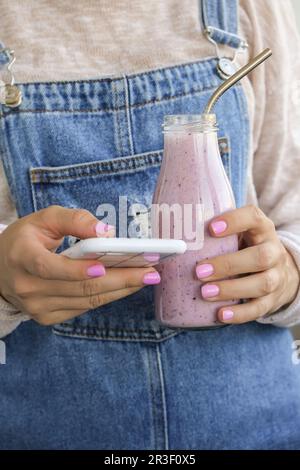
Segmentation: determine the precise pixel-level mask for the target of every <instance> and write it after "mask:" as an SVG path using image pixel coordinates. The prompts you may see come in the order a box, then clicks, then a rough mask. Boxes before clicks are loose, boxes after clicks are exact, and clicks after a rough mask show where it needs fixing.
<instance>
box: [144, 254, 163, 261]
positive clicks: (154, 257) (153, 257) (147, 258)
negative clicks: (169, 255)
mask: <svg viewBox="0 0 300 470" xmlns="http://www.w3.org/2000/svg"><path fill="white" fill-rule="evenodd" d="M144 260H145V261H148V262H149V263H156V262H158V261H159V260H160V255H159V254H158V253H144Z"/></svg>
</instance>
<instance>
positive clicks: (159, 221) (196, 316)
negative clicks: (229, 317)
mask: <svg viewBox="0 0 300 470" xmlns="http://www.w3.org/2000/svg"><path fill="white" fill-rule="evenodd" d="M163 128H164V129H163V132H164V156H163V160H162V165H161V170H160V174H159V177H158V181H157V185H156V189H155V193H154V197H153V205H152V213H151V216H152V236H153V237H155V238H175V239H176V238H177V239H182V240H184V241H185V242H186V243H187V251H186V252H185V254H183V255H178V256H175V257H171V258H168V259H166V260H164V261H162V262H161V263H160V265H159V266H158V271H159V272H160V274H161V283H160V284H159V285H158V286H155V310H156V318H157V320H158V321H159V322H160V323H162V324H164V325H165V326H169V327H170V328H187V329H189V328H192V329H194V328H196V329H200V328H214V327H218V326H224V324H222V323H220V322H218V319H217V310H218V308H220V307H221V306H225V305H232V304H234V303H237V302H236V301H233V300H232V301H218V302H210V301H207V300H204V299H203V298H202V297H201V290H200V287H201V284H202V283H201V282H200V281H199V279H197V277H196V272H195V268H196V263H197V262H199V261H202V260H208V259H209V258H212V257H214V256H218V255H221V254H223V253H230V252H234V251H237V250H238V238H237V236H236V235H232V236H227V237H224V238H223V237H222V238H215V237H212V236H211V235H210V234H209V232H208V224H209V222H210V221H211V220H212V219H213V218H214V217H216V216H218V215H219V214H221V213H224V212H226V211H229V210H232V209H234V208H235V207H236V206H235V201H234V195H233V191H232V188H231V185H230V183H229V180H228V178H227V175H226V172H225V169H224V166H223V164H222V160H221V156H220V152H219V146H218V139H217V126H216V116H215V115H214V114H203V115H169V116H165V119H164V124H163Z"/></svg>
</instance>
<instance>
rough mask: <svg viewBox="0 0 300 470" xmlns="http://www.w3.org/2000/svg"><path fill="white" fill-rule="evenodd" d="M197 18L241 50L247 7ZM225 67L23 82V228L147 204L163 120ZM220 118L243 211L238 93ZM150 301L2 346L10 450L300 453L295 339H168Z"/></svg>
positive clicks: (17, 125)
mask: <svg viewBox="0 0 300 470" xmlns="http://www.w3.org/2000/svg"><path fill="white" fill-rule="evenodd" d="M200 12H201V17H202V21H203V23H204V26H206V27H208V26H210V27H211V28H210V31H211V38H212V39H214V40H215V41H216V42H218V43H226V44H228V45H229V46H231V47H232V48H237V47H238V46H239V45H240V38H239V37H238V36H237V13H238V11H237V2H236V1H235V0H226V1H223V0H205V1H204V0H203V1H202V2H201V6H200ZM199 34H200V33H199ZM16 52H17V51H16ZM216 66H217V59H216V58H214V57H213V58H202V59H201V60H200V58H199V61H197V62H194V63H188V64H183V65H180V64H179V65H177V66H172V67H168V68H162V69H157V70H151V71H148V72H145V73H140V74H133V75H127V76H125V75H124V76H121V77H118V78H105V79H95V80H83V81H66V82H50V83H29V84H18V86H19V87H20V88H21V90H22V93H23V102H22V104H21V105H20V106H19V107H17V108H9V107H6V106H0V113H1V114H0V123H1V128H0V155H1V158H2V160H3V164H4V167H5V172H6V175H7V178H8V181H9V185H10V188H11V192H12V195H13V198H14V201H15V203H16V207H17V211H18V214H19V216H20V217H22V216H24V215H26V214H29V213H31V212H33V211H37V210H39V209H41V208H44V207H47V206H49V205H51V204H60V205H62V206H66V207H81V208H85V209H88V210H90V211H91V212H92V213H94V214H96V215H98V214H97V208H98V206H99V205H100V204H101V203H103V202H109V203H112V204H114V205H115V207H117V206H118V204H119V196H126V198H127V199H126V201H125V204H127V205H128V207H129V206H130V205H132V204H135V203H141V204H144V205H145V206H146V207H148V206H149V205H150V203H151V199H152V194H153V191H154V187H155V183H156V179H157V176H158V173H159V167H160V163H161V158H162V148H163V138H162V133H161V124H162V122H163V116H164V115H165V114H181V113H192V114H198V113H200V112H201V111H202V110H203V108H204V105H205V104H206V103H207V100H208V97H209V96H210V95H211V93H212V91H213V90H214V88H215V87H217V86H218V85H219V84H220V83H221V82H222V79H221V78H220V76H219V75H218V73H217V70H216ZM216 114H217V118H218V123H219V127H220V130H219V138H220V150H221V155H222V160H223V164H224V166H225V169H226V172H227V174H228V176H229V178H230V181H231V183H232V186H233V190H234V194H235V198H236V202H237V205H238V206H241V205H243V204H244V203H245V188H246V172H247V157H248V141H249V123H248V115H247V106H246V100H245V96H244V92H243V89H242V87H241V86H240V85H238V86H235V87H234V88H233V89H231V90H230V91H228V92H227V93H226V94H225V95H224V96H223V97H222V99H221V100H220V101H219V103H218V104H217V106H216ZM122 200H123V199H122ZM132 218H134V214H133V215H130V216H129V222H130V219H132ZM69 243H72V238H70V237H66V239H65V242H64V244H63V245H62V247H61V249H65V248H67V247H68V246H69ZM152 295H153V291H152V288H151V287H145V288H144V289H142V290H141V291H140V292H138V293H137V294H135V295H133V296H131V297H128V298H126V299H123V300H119V301H117V302H114V303H111V304H109V305H106V306H104V307H101V308H98V309H95V310H92V311H89V312H88V313H86V314H84V315H82V316H80V317H78V318H75V319H73V320H71V321H68V322H65V323H63V324H58V325H55V326H54V327H44V326H40V325H38V324H37V323H35V322H34V321H28V322H25V323H23V324H22V325H21V326H20V327H19V328H18V329H17V330H16V331H15V332H13V333H12V334H11V335H9V336H8V337H7V338H5V342H6V349H7V363H6V365H2V366H0V448H1V449H116V448H119V449H141V448H144V449H232V448H235V449H239V448H245V449H246V448H248V449H257V448H265V449H266V448H267V449H271V448H282V449H286V448H289V449H293V448H299V447H300V373H299V372H300V371H299V367H298V368H297V367H296V366H295V365H293V363H292V359H291V357H292V348H291V345H292V339H291V336H290V334H289V332H288V331H287V330H283V329H278V328H275V327H273V326H264V325H259V324H257V323H255V322H253V323H249V324H245V325H242V326H232V327H227V328H220V329H218V330H214V331H209V330H207V331H198V332H197V331H191V332H188V331H180V330H171V329H168V328H164V327H162V326H160V325H159V324H158V323H157V322H156V321H155V320H154V307H153V298H152Z"/></svg>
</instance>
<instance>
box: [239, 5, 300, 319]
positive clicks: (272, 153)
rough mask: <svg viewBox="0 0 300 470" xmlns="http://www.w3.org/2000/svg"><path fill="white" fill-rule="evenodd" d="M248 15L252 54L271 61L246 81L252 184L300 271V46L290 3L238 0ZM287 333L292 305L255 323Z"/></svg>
mask: <svg viewBox="0 0 300 470" xmlns="http://www.w3.org/2000/svg"><path fill="white" fill-rule="evenodd" d="M242 4H243V7H244V9H245V10H246V11H247V17H248V23H249V25H251V27H250V28H249V32H248V42H249V44H250V54H251V55H254V54H256V53H258V52H259V51H261V50H262V49H264V48H266V47H270V48H271V49H272V51H273V55H272V57H271V59H269V60H268V62H267V63H266V64H265V65H264V66H262V67H258V68H257V69H256V70H255V72H253V73H252V75H251V77H250V81H251V85H252V89H253V93H254V97H255V109H254V125H253V155H254V156H253V170H252V171H253V181H254V186H255V191H256V196H257V202H258V205H259V207H260V208H261V209H262V210H263V211H264V212H265V214H266V215H267V216H268V217H270V219H272V220H273V222H274V223H275V226H276V229H277V232H278V236H279V238H280V239H281V241H282V243H283V244H284V246H285V247H286V249H287V250H288V251H289V252H290V254H291V255H292V256H293V258H294V260H295V263H296V265H297V267H298V269H299V271H300V211H299V207H300V132H299V128H300V59H299V57H300V56H299V49H300V40H299V36H298V32H297V27H296V23H295V20H294V17H295V15H294V11H293V8H292V5H291V3H290V2H289V1H288V0H276V2H274V1H273V0H259V1H257V0H247V1H245V0H242ZM258 321H259V322H260V323H273V324H275V325H277V326H282V327H289V326H293V325H295V324H296V323H299V322H300V291H299V292H298V295H297V296H296V298H295V300H294V301H293V302H292V303H291V304H289V305H288V306H285V307H284V308H282V309H280V310H279V311H277V312H275V313H273V314H271V315H266V316H265V317H263V318H260V319H259V320H258Z"/></svg>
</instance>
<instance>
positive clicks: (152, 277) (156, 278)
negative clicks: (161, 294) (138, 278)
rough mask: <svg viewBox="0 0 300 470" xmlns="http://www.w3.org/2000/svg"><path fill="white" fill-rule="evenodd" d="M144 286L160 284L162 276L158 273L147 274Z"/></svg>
mask: <svg viewBox="0 0 300 470" xmlns="http://www.w3.org/2000/svg"><path fill="white" fill-rule="evenodd" d="M143 283H144V284H149V285H150V284H159V283H160V275H159V274H158V273H157V272H154V273H147V274H145V275H144V278H143Z"/></svg>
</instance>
